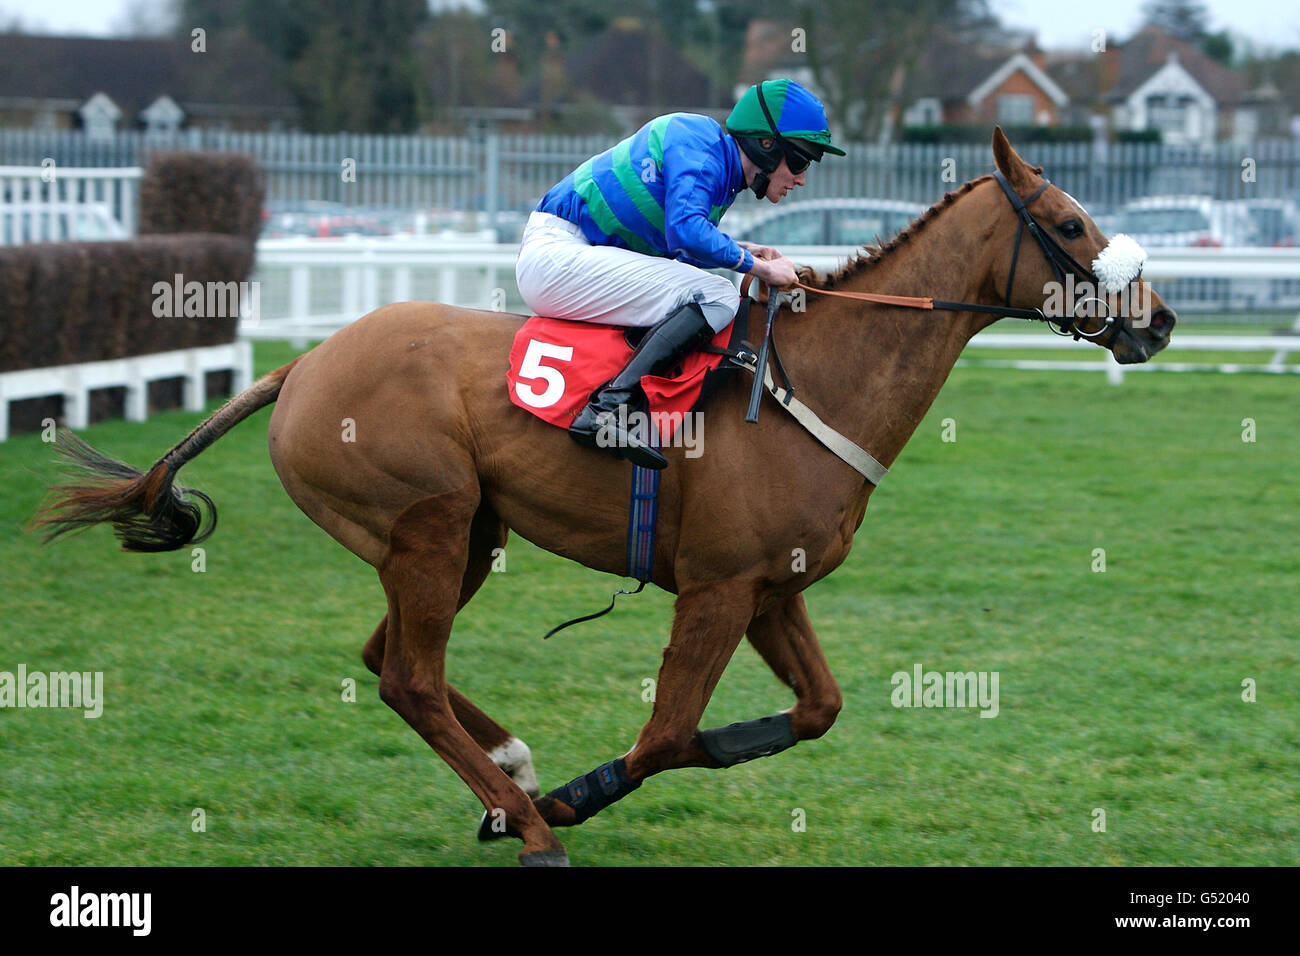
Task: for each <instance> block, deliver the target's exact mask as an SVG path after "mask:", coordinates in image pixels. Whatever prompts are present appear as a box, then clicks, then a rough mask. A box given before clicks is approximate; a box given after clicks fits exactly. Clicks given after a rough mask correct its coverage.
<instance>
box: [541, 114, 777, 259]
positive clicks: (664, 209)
mask: <svg viewBox="0 0 1300 956" xmlns="http://www.w3.org/2000/svg"><path fill="white" fill-rule="evenodd" d="M744 188H745V174H744V170H743V169H742V168H741V165H740V149H739V147H738V146H736V141H735V140H734V139H732V138H731V136H729V135H728V134H727V132H726V130H724V129H723V128H722V127H721V126H720V125H719V124H718V122H717V121H716V120H714V119H712V118H711V117H708V116H702V115H699V114H697V113H669V114H667V115H666V116H660V117H657V118H656V119H653V120H651V121H650V122H649V123H647V124H646V125H645V126H642V127H641V128H640V129H639V130H637V131H636V132H635V133H634V134H632V135H631V136H629V137H628V138H627V139H625V140H623V141H622V142H621V143H619V144H618V145H616V146H613V147H611V148H610V149H607V150H606V151H605V152H603V153H601V154H600V155H598V156H594V157H592V158H591V159H589V160H587V161H586V162H585V163H583V164H582V165H581V166H579V167H578V168H577V169H575V170H574V171H573V172H571V173H569V175H567V176H565V177H564V178H563V179H562V180H560V181H559V182H558V183H556V184H555V186H553V187H552V188H551V190H550V191H549V192H548V193H547V194H546V195H545V196H543V197H542V201H541V202H539V203H538V204H537V209H538V210H539V211H541V212H547V213H550V214H551V215H553V216H559V217H560V218H561V219H566V220H568V221H569V222H571V223H574V224H575V225H576V226H578V227H579V228H580V229H581V230H582V232H583V235H585V236H586V237H587V240H588V241H589V242H591V244H592V245H599V246H621V247H623V248H625V249H631V250H633V251H635V252H641V253H644V254H646V255H650V256H665V257H668V258H672V259H679V260H681V261H682V262H687V263H689V264H691V265H693V266H699V267H701V268H704V269H733V270H735V271H738V272H748V271H749V270H750V269H751V268H752V267H753V265H754V257H753V256H752V255H751V254H750V253H749V252H748V251H746V250H743V249H741V248H740V246H739V245H737V244H736V241H735V240H734V239H732V238H731V237H730V236H728V235H726V234H725V233H723V232H722V231H721V230H720V229H718V221H719V220H720V219H721V218H722V214H723V213H724V212H726V211H727V210H728V209H729V208H731V204H732V202H734V201H735V198H736V196H737V195H738V194H739V193H740V191H741V190H742V189H744Z"/></svg>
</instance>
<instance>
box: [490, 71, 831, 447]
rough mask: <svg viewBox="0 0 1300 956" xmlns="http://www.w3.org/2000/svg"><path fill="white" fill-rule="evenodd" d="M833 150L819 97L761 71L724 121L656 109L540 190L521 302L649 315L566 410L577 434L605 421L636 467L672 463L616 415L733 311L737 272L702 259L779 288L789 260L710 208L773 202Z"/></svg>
mask: <svg viewBox="0 0 1300 956" xmlns="http://www.w3.org/2000/svg"><path fill="white" fill-rule="evenodd" d="M828 152H829V153H834V154H836V155H837V156H843V155H844V151H843V150H841V149H838V148H836V147H835V146H832V145H831V134H830V131H829V129H828V124H827V122H826V111H825V110H824V109H823V108H822V104H821V103H820V102H819V101H818V100H817V98H816V97H815V96H813V95H812V94H811V93H809V92H808V91H807V90H806V89H804V88H803V87H802V86H800V85H799V84H798V83H795V82H793V81H792V80H765V81H763V83H761V84H759V85H758V86H753V87H750V88H749V90H748V91H747V92H746V93H745V95H744V96H742V97H741V98H740V101H739V102H738V103H737V104H736V107H735V109H733V110H732V111H731V115H730V116H728V117H727V123H726V127H725V129H724V128H723V127H722V126H720V125H718V123H717V121H716V120H714V119H712V118H711V117H708V116H702V115H698V114H695V113H670V114H668V115H666V116H660V117H658V118H656V119H653V120H651V121H650V122H649V123H647V124H646V125H645V126H643V127H641V129H639V130H638V131H637V132H636V133H634V134H633V135H632V136H631V137H629V138H628V139H625V140H623V141H622V142H621V143H619V144H618V145H617V146H614V147H613V148H611V149H608V150H606V151H605V152H603V153H601V154H600V155H599V156H596V157H594V158H592V159H589V160H587V161H586V162H585V163H583V164H582V165H581V166H579V167H578V168H577V169H575V170H574V171H573V172H571V173H570V174H569V175H568V176H565V177H564V179H562V180H560V182H559V183H557V184H556V185H555V186H554V187H552V189H551V190H550V191H549V192H548V193H547V194H546V195H545V196H543V197H542V200H541V202H539V203H538V204H537V208H536V209H535V210H534V211H533V212H532V214H531V215H530V216H529V217H528V224H527V226H526V227H525V228H524V235H523V241H522V243H521V245H520V249H519V259H518V261H517V262H516V264H515V277H516V279H517V281H518V284H519V291H520V292H521V293H522V294H523V297H524V301H525V302H526V303H527V305H528V308H529V309H531V310H532V311H533V312H534V313H535V314H537V315H545V316H549V317H551V318H559V319H575V320H579V321H585V322H601V323H605V324H609V325H623V326H641V327H647V326H649V327H650V328H649V330H648V331H647V332H646V333H645V336H644V338H642V339H641V342H640V344H639V345H638V346H637V348H636V351H635V352H634V353H633V354H632V357H631V359H630V360H629V361H628V363H627V366H626V367H625V368H624V369H623V371H621V372H620V373H619V374H618V375H616V376H615V377H614V378H613V379H611V380H610V381H609V382H607V383H606V384H605V385H604V386H602V387H601V389H600V390H599V391H598V392H597V393H596V394H595V395H593V396H592V399H591V402H590V403H589V404H588V405H587V407H586V408H585V409H583V411H582V413H581V414H580V415H578V417H577V418H576V419H574V421H573V424H572V425H571V426H570V428H569V434H570V435H572V436H573V438H574V439H575V440H577V441H578V442H579V443H581V444H583V445H586V446H588V447H593V448H594V447H596V446H597V440H596V436H597V433H598V432H599V431H600V430H601V428H602V426H604V427H606V428H610V429H612V433H613V434H614V436H615V439H616V440H615V442H614V443H613V444H614V451H615V453H616V454H619V455H620V456H623V457H626V458H628V459H630V460H631V461H632V462H634V463H635V464H638V465H641V466H643V467H645V468H655V469H659V468H663V467H664V466H665V465H666V464H667V461H666V460H665V459H664V457H663V456H662V455H661V454H659V452H657V451H656V450H655V449H654V448H651V447H649V446H648V445H646V444H644V443H643V442H641V441H640V440H639V439H638V438H637V437H636V436H634V435H633V434H631V433H630V431H629V430H627V429H623V428H621V423H622V422H626V421H627V419H626V417H620V416H619V415H618V411H619V408H620V406H623V405H628V404H630V403H632V402H633V401H634V400H635V399H636V397H637V395H638V393H639V392H640V382H641V377H642V376H643V375H650V374H653V373H655V372H657V371H662V370H664V369H666V368H668V367H670V365H671V364H672V363H674V362H676V361H677V360H678V359H680V358H682V357H683V356H684V355H687V354H689V353H690V352H691V351H692V350H694V349H695V348H697V347H698V346H700V345H703V344H704V343H705V342H707V341H708V340H709V339H710V338H712V337H713V335H714V334H715V333H716V332H718V331H720V330H721V329H723V328H725V327H726V326H727V325H728V324H729V323H730V322H731V320H732V319H733V318H734V317H735V315H736V310H737V308H738V307H739V305H740V295H739V293H738V292H737V291H736V287H735V285H733V284H732V282H731V280H729V279H727V278H726V277H724V276H721V275H717V274H716V273H711V272H707V271H705V270H706V269H730V270H732V271H734V272H751V273H753V274H754V275H755V276H757V277H758V278H760V279H762V280H763V281H765V282H767V283H769V284H771V285H773V286H777V287H780V286H787V285H791V284H792V283H793V282H794V281H795V279H796V277H795V267H794V263H792V262H791V261H790V260H789V259H787V258H785V257H784V256H782V255H781V254H780V253H779V252H777V251H776V250H775V249H773V248H770V247H768V246H758V245H754V244H752V243H747V242H746V243H737V242H736V241H735V240H734V239H732V238H731V237H730V236H728V235H727V234H726V233H724V232H722V231H721V230H719V229H718V221H719V220H720V219H721V218H722V214H723V213H724V212H726V211H727V209H728V208H730V206H731V204H732V202H733V201H734V200H735V198H736V196H737V194H739V193H740V192H741V191H742V190H743V189H745V188H746V187H749V188H750V189H752V190H753V191H754V195H755V197H757V198H759V199H762V198H764V197H766V198H767V199H768V201H769V202H773V203H777V202H780V201H781V199H782V197H784V196H785V194H786V193H787V192H789V191H790V190H791V189H793V188H794V187H795V186H802V185H803V184H804V181H805V178H804V177H805V173H806V172H807V169H808V166H809V164H810V163H811V162H812V161H813V160H817V161H819V162H820V161H821V158H822V154H823V153H828ZM665 316H666V318H665ZM606 434H610V432H607V433H606Z"/></svg>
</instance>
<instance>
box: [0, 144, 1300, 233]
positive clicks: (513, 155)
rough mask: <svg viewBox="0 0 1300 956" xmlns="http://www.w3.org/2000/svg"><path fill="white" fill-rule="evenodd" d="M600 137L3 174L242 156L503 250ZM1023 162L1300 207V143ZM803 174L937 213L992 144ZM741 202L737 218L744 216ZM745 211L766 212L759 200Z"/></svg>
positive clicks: (1103, 150) (1073, 176) (830, 190)
mask: <svg viewBox="0 0 1300 956" xmlns="http://www.w3.org/2000/svg"><path fill="white" fill-rule="evenodd" d="M614 142H615V140H614V139H612V138H610V137H603V136H550V135H541V134H510V133H499V132H495V131H492V130H489V131H487V132H484V133H482V134H480V135H474V136H401V135H386V136H378V135H361V134H354V133H332V134H312V133H269V132H235V131H229V130H215V129H188V130H182V131H180V132H177V133H175V134H172V135H158V134H149V133H145V132H142V131H133V132H122V133H118V134H117V135H116V136H114V137H113V138H111V139H107V140H103V139H95V138H92V137H89V136H87V135H86V133H84V132H83V131H79V130H54V131H49V130H36V129H0V165H10V166H23V165H28V166H39V165H41V163H42V162H43V161H46V160H53V162H54V163H55V164H56V166H58V167H103V166H128V167H129V166H143V165H145V164H146V163H147V161H148V157H149V154H150V153H151V152H153V151H155V150H160V149H205V150H218V151H237V152H243V153H248V154H250V155H252V156H254V157H255V158H256V159H257V160H258V161H259V162H260V163H261V165H262V166H263V168H264V169H265V170H266V173H267V182H268V200H270V201H271V202H280V203H287V202H294V201H303V200H315V201H322V200H323V201H330V202H338V203H342V204H344V205H347V206H401V207H406V208H413V207H419V208H429V209H445V210H456V211H463V212H473V213H477V214H482V215H484V216H486V217H487V224H488V225H495V226H497V227H498V228H499V231H500V232H501V234H502V238H503V239H507V240H509V239H514V238H516V236H515V235H512V232H513V229H514V227H515V226H516V225H519V224H521V223H522V217H523V215H524V214H525V213H526V212H527V211H528V210H529V209H530V208H532V207H533V206H534V205H535V204H536V203H537V200H538V199H539V198H540V197H541V196H542V194H543V193H544V192H545V191H546V190H547V189H548V188H550V186H551V185H553V184H554V183H556V182H557V181H559V180H560V179H561V178H563V177H564V176H565V175H566V174H567V173H568V172H570V171H571V170H572V169H573V168H574V167H576V166H577V165H578V164H579V163H581V162H582V161H583V160H585V159H587V158H588V157H590V156H592V155H594V154H596V153H598V152H600V151H602V150H604V149H606V148H608V147H609V146H612V145H613V144H614ZM1018 148H1019V151H1020V153H1021V155H1022V156H1023V157H1024V158H1025V159H1026V160H1028V161H1029V162H1032V163H1035V164H1038V165H1041V166H1043V167H1044V169H1045V171H1046V173H1047V175H1048V176H1050V177H1051V178H1052V181H1053V182H1055V183H1056V184H1057V185H1059V186H1061V188H1063V189H1065V190H1067V191H1068V192H1070V193H1071V194H1072V195H1073V196H1074V197H1075V198H1076V199H1078V200H1079V201H1080V202H1082V203H1083V204H1085V205H1086V206H1088V208H1089V211H1090V212H1094V213H1098V214H1101V213H1108V212H1112V211H1116V210H1118V209H1119V208H1120V207H1122V206H1123V205H1124V204H1125V203H1128V202H1130V201H1131V200H1134V199H1138V198H1141V197H1147V196H1170V195H1198V196H1204V197H1208V198H1210V199H1215V200H1240V199H1284V200H1292V201H1295V200H1300V142H1298V141H1295V140H1268V141H1259V142H1254V143H1249V144H1235V143H1224V144H1220V145H1217V146H1214V147H1211V148H1200V147H1189V146H1166V145H1163V144H1159V143H1107V142H1105V141H1096V142H1091V143H1025V144H1020V145H1019V147H1018ZM847 150H848V156H846V157H831V158H828V159H827V160H826V161H825V162H823V163H821V164H818V165H817V167H816V168H815V169H814V170H813V171H812V172H811V173H810V175H809V176H808V183H807V186H806V187H804V188H803V189H802V190H800V193H799V198H800V199H816V198H845V197H872V198H889V199H897V200H907V201H911V202H918V203H924V204H927V205H928V204H929V203H932V202H934V201H936V200H938V199H940V198H941V197H942V196H943V194H944V193H945V192H946V191H948V190H951V189H953V188H955V187H956V186H957V185H958V184H960V183H962V182H965V181H966V180H968V179H973V178H975V177H977V176H980V175H983V174H985V173H988V172H991V171H992V169H993V158H992V152H991V150H990V148H989V145H988V144H987V143H954V144H922V143H894V144H888V145H880V144H850V145H849V146H848V147H847ZM743 199H744V197H742V200H738V201H737V203H736V206H735V207H733V213H729V218H733V219H734V218H735V217H734V212H736V211H740V212H742V216H743V212H744V211H745V206H746V203H745V202H744V201H743ZM748 206H749V207H751V208H750V209H749V210H748V211H750V212H753V211H755V210H757V209H758V208H760V207H759V206H758V204H757V203H756V202H755V201H753V200H752V199H750V200H749V202H748Z"/></svg>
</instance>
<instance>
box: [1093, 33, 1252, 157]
mask: <svg viewBox="0 0 1300 956" xmlns="http://www.w3.org/2000/svg"><path fill="white" fill-rule="evenodd" d="M1101 56H1102V57H1104V58H1106V59H1107V60H1108V61H1109V62H1108V63H1107V65H1106V67H1105V68H1104V69H1103V74H1102V75H1103V76H1104V77H1106V78H1107V79H1108V80H1110V82H1109V83H1107V85H1106V87H1105V89H1104V90H1103V91H1102V96H1101V101H1102V103H1103V104H1104V106H1105V107H1106V109H1107V112H1108V114H1109V116H1108V118H1109V120H1110V126H1111V128H1112V129H1114V130H1146V129H1155V130H1159V131H1160V134H1161V138H1162V140H1163V141H1164V142H1166V143H1170V144H1173V145H1181V146H1187V145H1202V146H1209V145H1212V144H1213V143H1214V142H1215V141H1216V140H1219V139H1236V140H1245V139H1251V138H1253V137H1254V135H1255V133H1256V129H1257V122H1256V110H1255V108H1254V107H1253V106H1252V104H1251V103H1250V98H1249V90H1248V89H1247V83H1246V80H1245V78H1244V77H1242V76H1241V75H1240V74H1239V73H1237V72H1236V71H1234V70H1232V69H1229V68H1228V67H1226V66H1224V65H1223V64H1221V63H1219V62H1218V61H1217V60H1214V59H1212V58H1211V57H1209V56H1207V55H1206V54H1205V53H1202V52H1201V51H1200V50H1198V49H1197V48H1196V47H1194V46H1192V45H1191V44H1188V43H1185V42H1183V41H1182V40H1178V39H1176V38H1174V37H1172V36H1170V35H1169V34H1168V33H1166V32H1165V31H1164V30H1162V29H1160V28H1159V27H1157V26H1148V27H1145V28H1143V29H1142V30H1140V31H1139V32H1138V33H1137V34H1136V35H1135V36H1134V37H1133V38H1132V39H1130V40H1128V41H1127V42H1125V43H1123V44H1121V45H1119V46H1117V47H1115V48H1114V49H1108V50H1106V51H1105V52H1104V53H1102V54H1101Z"/></svg>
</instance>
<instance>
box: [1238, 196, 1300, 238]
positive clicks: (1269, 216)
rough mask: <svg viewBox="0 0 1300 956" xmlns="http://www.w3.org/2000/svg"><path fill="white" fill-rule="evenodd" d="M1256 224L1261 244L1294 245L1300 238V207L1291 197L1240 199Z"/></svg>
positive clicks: (1257, 235)
mask: <svg viewBox="0 0 1300 956" xmlns="http://www.w3.org/2000/svg"><path fill="white" fill-rule="evenodd" d="M1239 202H1240V205H1241V207H1242V208H1243V209H1245V210H1246V215H1248V216H1249V217H1250V219H1251V222H1253V223H1254V226H1255V238H1256V239H1257V240H1258V242H1259V244H1260V245H1261V246H1294V245H1296V244H1297V240H1298V239H1300V207H1298V206H1297V205H1296V203H1295V202H1293V201H1292V200H1290V199H1242V200H1240V201H1239Z"/></svg>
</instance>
